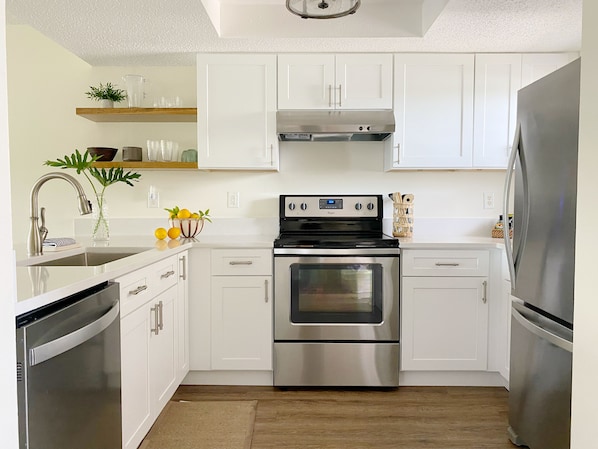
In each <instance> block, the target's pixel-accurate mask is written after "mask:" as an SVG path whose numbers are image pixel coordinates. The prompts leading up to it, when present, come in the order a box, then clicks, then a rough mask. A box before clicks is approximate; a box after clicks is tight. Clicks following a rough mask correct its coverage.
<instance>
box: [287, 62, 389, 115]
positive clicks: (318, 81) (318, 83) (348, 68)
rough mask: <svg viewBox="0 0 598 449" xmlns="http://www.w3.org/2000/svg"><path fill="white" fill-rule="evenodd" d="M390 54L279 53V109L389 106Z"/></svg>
mask: <svg viewBox="0 0 598 449" xmlns="http://www.w3.org/2000/svg"><path fill="white" fill-rule="evenodd" d="M392 60H393V57H392V54H349V53H348V54H337V55H334V54H281V55H278V109H392Z"/></svg>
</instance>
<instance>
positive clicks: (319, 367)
mask: <svg viewBox="0 0 598 449" xmlns="http://www.w3.org/2000/svg"><path fill="white" fill-rule="evenodd" d="M382 219H383V205H382V195H340V196H339V195H336V196H324V195H301V196H298V195H281V196H280V235H279V236H278V238H277V239H276V240H275V241H274V385H275V386H371V387H374V386H376V387H380V386H383V387H395V386H398V384H399V243H398V240H396V239H394V238H392V237H389V236H387V235H385V234H384V233H383V232H382Z"/></svg>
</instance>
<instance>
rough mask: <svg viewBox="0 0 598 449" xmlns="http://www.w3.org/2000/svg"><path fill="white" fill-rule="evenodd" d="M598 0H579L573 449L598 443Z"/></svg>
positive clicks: (582, 448)
mask: <svg viewBox="0 0 598 449" xmlns="http://www.w3.org/2000/svg"><path fill="white" fill-rule="evenodd" d="M596 23H598V3H597V2H596V1H595V0H585V1H584V2H583V45H582V51H581V57H582V73H581V119H580V145H579V174H578V199H577V236H576V237H577V244H576V254H575V263H576V273H575V275H576V276H575V311H574V313H575V316H574V323H575V325H574V326H575V328H574V335H573V399H572V428H571V434H572V436H571V448H572V449H588V448H593V447H596V446H597V444H598V443H597V441H598V438H597V436H596V422H597V419H598V406H597V404H598V382H596V380H597V373H598V325H597V324H596V321H597V318H598V295H597V294H596V254H598V241H597V239H596V223H598V208H597V207H596V194H597V193H598V178H597V177H596V167H597V166H598V151H597V150H598V148H597V147H598V127H597V126H596V123H598V110H597V109H596V105H597V104H598V81H597V80H598V29H597V27H596Z"/></svg>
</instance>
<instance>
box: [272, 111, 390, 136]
mask: <svg viewBox="0 0 598 449" xmlns="http://www.w3.org/2000/svg"><path fill="white" fill-rule="evenodd" d="M394 130H395V119H394V114H393V112H392V111H391V110H370V111H320V110H308V111H306V110H297V111H278V112H277V113H276V131H277V133H278V140H280V141H283V142H339V141H361V142H372V141H382V140H386V139H388V137H389V136H390V135H391V134H392V133H393V132H394Z"/></svg>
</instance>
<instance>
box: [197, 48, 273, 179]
mask: <svg viewBox="0 0 598 449" xmlns="http://www.w3.org/2000/svg"><path fill="white" fill-rule="evenodd" d="M197 83H198V84H197V104H198V108H197V129H198V141H197V142H198V143H197V145H198V148H197V151H198V164H199V168H200V169H201V168H205V169H238V170H251V169H260V170H278V138H277V136H276V56H275V55H264V54H260V55H227V54H217V55H214V54H200V55H198V57H197Z"/></svg>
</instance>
